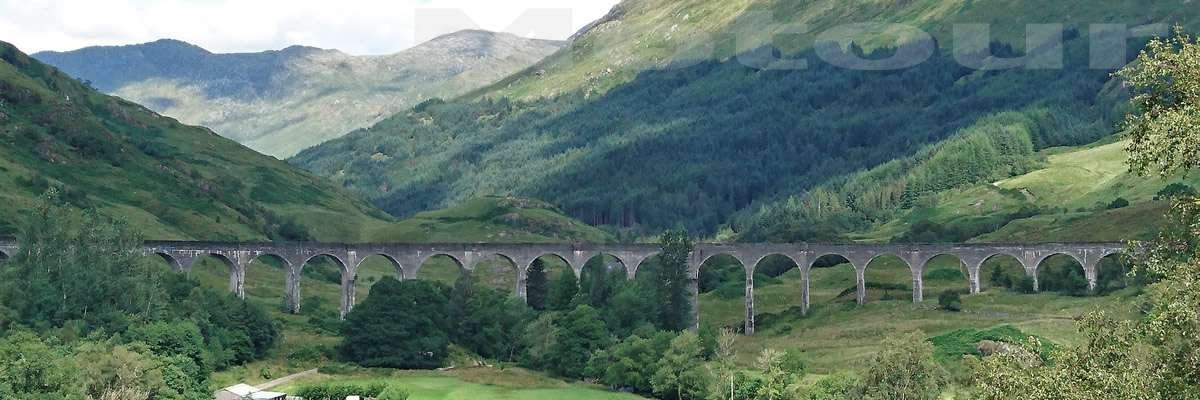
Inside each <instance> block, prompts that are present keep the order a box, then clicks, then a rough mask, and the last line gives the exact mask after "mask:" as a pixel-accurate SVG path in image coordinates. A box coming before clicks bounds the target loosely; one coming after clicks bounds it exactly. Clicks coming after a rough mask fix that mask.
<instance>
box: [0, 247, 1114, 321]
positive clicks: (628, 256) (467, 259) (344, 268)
mask: <svg viewBox="0 0 1200 400" xmlns="http://www.w3.org/2000/svg"><path fill="white" fill-rule="evenodd" d="M145 248H146V253H147V254H155V255H158V256H159V257H162V259H163V260H165V261H166V262H167V263H168V264H169V265H170V266H171V268H172V269H173V270H176V271H189V270H190V269H191V266H192V264H194V263H195V262H196V260H198V259H200V258H202V257H213V258H216V259H218V260H220V261H222V262H224V263H225V265H226V266H228V267H229V286H230V290H231V291H232V292H233V293H235V294H237V295H238V296H239V297H243V298H244V297H245V279H246V267H247V265H249V264H250V262H251V261H253V260H256V259H259V258H260V257H270V258H274V259H276V260H279V261H280V262H281V263H282V264H283V266H284V271H285V272H284V274H285V275H286V276H285V281H286V285H285V288H286V289H285V293H284V298H285V300H286V304H287V306H288V308H289V309H290V310H291V311H292V312H299V311H300V276H301V272H302V270H303V268H304V266H305V265H306V264H307V263H308V262H309V261H311V260H312V259H314V258H317V257H328V258H330V259H332V260H334V261H335V262H336V263H337V264H338V266H339V267H340V268H341V276H342V279H341V286H342V295H341V313H342V315H343V316H344V315H345V314H346V313H347V312H349V311H350V309H351V308H353V306H354V303H355V293H354V291H355V289H354V288H355V286H354V284H355V279H356V277H357V274H358V268H359V266H360V264H361V263H362V262H363V260H364V259H366V258H367V257H371V256H381V257H383V258H385V259H387V260H388V261H390V262H391V264H392V265H393V266H394V267H395V274H396V278H398V279H401V280H405V279H416V278H417V272H418V271H420V269H421V268H422V266H423V265H424V264H425V262H426V261H428V260H429V259H430V258H432V257H434V256H448V257H450V258H451V259H453V260H454V261H455V262H457V263H458V266H459V267H460V268H461V269H463V270H465V271H471V270H473V269H474V268H475V266H476V264H477V263H478V262H479V261H481V260H483V259H485V258H491V257H500V258H503V259H505V260H507V261H508V262H510V263H512V265H513V266H514V268H515V270H516V276H517V279H516V281H517V284H516V287H515V288H514V292H515V293H516V295H517V296H519V297H521V298H525V295H526V287H525V283H526V276H527V271H528V268H529V266H530V264H532V263H533V261H534V260H536V259H538V258H540V257H543V256H552V257H557V258H559V259H561V260H562V261H564V262H566V264H567V265H569V266H570V267H571V269H572V270H573V271H574V272H575V274H576V275H577V276H579V275H581V274H582V269H583V266H584V264H585V263H586V262H587V261H588V260H589V259H591V258H593V257H596V256H601V255H608V256H611V257H613V258H615V259H616V260H618V261H619V262H620V263H621V264H622V265H623V266H624V267H625V271H626V273H627V274H628V277H629V279H633V277H634V276H635V275H636V274H637V270H638V268H639V267H640V266H641V265H642V262H643V261H645V260H646V259H648V258H650V257H652V256H654V255H655V254H657V253H658V252H659V251H660V249H659V247H658V246H657V245H653V244H335V243H220V242H161V241H159V242H147V243H146V244H145ZM17 250H18V249H17V245H16V244H15V243H13V242H11V241H2V240H0V259H4V258H7V257H8V256H9V255H12V254H14V253H15V252H16V251H17ZM1125 250H1126V247H1125V245H1124V244H1121V243H1046V244H765V243H764V244H698V245H696V247H695V248H694V250H693V252H692V254H691V256H690V257H689V261H688V270H689V277H690V284H689V287H690V291H691V293H692V298H693V299H695V298H696V296H697V295H698V292H699V285H698V279H699V275H700V267H701V265H703V264H704V262H705V261H708V260H709V259H710V258H712V257H714V256H718V255H722V254H724V255H729V256H732V257H733V258H735V259H737V261H739V262H740V263H741V265H742V266H743V268H744V270H745V279H746V282H745V283H746V285H745V288H746V289H745V301H746V317H745V324H746V326H745V332H746V334H753V332H754V270H755V268H757V267H758V265H759V263H760V262H761V261H762V260H763V259H764V258H766V257H768V256H772V255H777V256H782V257H787V258H788V259H790V260H791V261H793V262H795V264H796V265H797V266H798V267H799V269H800V276H801V284H800V285H801V287H800V291H801V299H802V300H801V304H800V307H801V310H802V311H803V312H805V313H807V312H808V309H809V305H810V299H809V277H810V272H811V270H812V268H813V267H812V266H813V263H814V262H815V261H816V260H817V259H818V258H821V257H823V256H828V255H833V256H841V257H842V258H844V259H845V260H846V261H848V262H849V264H850V265H851V266H852V267H853V268H854V270H855V275H856V282H857V302H858V304H859V305H862V304H865V303H866V296H867V289H866V287H867V282H866V271H867V266H868V265H869V264H870V263H871V261H872V260H874V259H876V258H879V257H882V256H888V255H891V256H896V257H898V258H900V259H901V260H903V261H904V262H905V263H906V264H907V265H908V268H909V270H910V272H911V273H912V282H913V285H912V290H913V293H912V298H913V301H914V302H922V301H923V300H924V278H923V277H922V275H923V272H924V269H925V265H926V264H927V263H928V262H929V261H930V260H932V259H933V258H934V257H937V256H941V255H946V256H953V257H956V258H958V260H959V261H960V262H961V263H962V265H963V266H964V267H965V269H966V271H967V275H968V278H967V279H968V285H969V287H970V292H971V293H972V294H975V293H979V292H980V268H981V266H982V265H983V263H984V261H986V260H988V259H990V258H992V257H1000V256H1003V257H1011V258H1013V259H1015V260H1017V261H1018V262H1020V263H1021V265H1022V266H1023V267H1024V269H1025V272H1026V274H1028V275H1029V276H1031V277H1033V279H1034V286H1035V289H1036V288H1037V271H1038V267H1039V266H1040V265H1041V263H1042V261H1044V260H1046V259H1047V258H1049V257H1050V256H1053V255H1060V254H1061V255H1067V256H1070V257H1072V258H1074V259H1075V261H1077V262H1078V263H1079V265H1081V266H1082V267H1083V271H1084V276H1086V277H1087V281H1088V286H1089V288H1090V289H1095V288H1096V282H1097V277H1098V271H1097V266H1098V264H1099V262H1100V260H1101V259H1102V258H1104V257H1107V256H1110V255H1113V254H1117V253H1121V252H1123V251H1125ZM699 312H700V306H699V302H698V301H692V317H693V318H692V321H693V324H694V326H699Z"/></svg>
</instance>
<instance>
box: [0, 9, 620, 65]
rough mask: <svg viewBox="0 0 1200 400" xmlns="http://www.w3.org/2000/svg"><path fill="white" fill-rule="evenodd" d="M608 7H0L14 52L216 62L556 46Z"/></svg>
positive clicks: (0, 35) (4, 34)
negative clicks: (170, 47)
mask: <svg viewBox="0 0 1200 400" xmlns="http://www.w3.org/2000/svg"><path fill="white" fill-rule="evenodd" d="M616 3H617V0H391V1H388V0H333V1H329V0H323V1H322V0H0V40H2V41H6V42H10V43H13V44H14V45H16V46H17V47H18V48H20V49H21V50H22V51H25V52H27V53H34V52H38V51H43V50H55V51H64V50H74V49H78V48H81V47H87V46H100V45H123V44H136V43H145V42H150V41H154V40H158V39H164V38H170V39H178V40H183V41H186V42H189V43H192V44H196V45H199V46H200V47H204V48H206V49H208V50H210V51H213V52H218V53H230V52H257V51H263V50H278V49H282V48H284V47H287V46H291V45H305V46H314V47H320V48H329V49H338V50H341V51H344V52H346V53H350V54H356V55H370V54H390V53H395V52H397V51H400V50H404V49H406V48H409V47H412V46H414V45H416V44H419V43H421V42H424V41H425V40H428V39H432V38H433V37H436V36H438V35H440V34H445V33H451V32H455V31H458V30H462V29H486V30H491V31H503V32H509V33H513V34H517V35H520V36H525V37H536V38H542V39H566V38H567V37H568V36H570V35H571V34H572V33H574V32H575V31H576V30H578V29H579V28H581V27H583V26H584V25H587V24H588V23H589V22H591V21H594V20H596V19H599V18H600V17H603V16H604V14H606V13H607V12H608V11H609V10H610V9H611V8H612V7H613V5H615V4H616Z"/></svg>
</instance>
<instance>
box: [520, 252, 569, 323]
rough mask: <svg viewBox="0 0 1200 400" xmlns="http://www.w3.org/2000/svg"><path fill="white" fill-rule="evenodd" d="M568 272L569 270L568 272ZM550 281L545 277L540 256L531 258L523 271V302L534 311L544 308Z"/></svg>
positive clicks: (544, 265) (544, 267) (543, 309)
mask: <svg viewBox="0 0 1200 400" xmlns="http://www.w3.org/2000/svg"><path fill="white" fill-rule="evenodd" d="M568 273H570V272H568ZM549 289H550V281H549V280H548V278H547V277H546V263H545V262H544V261H542V259H541V258H539V259H536V260H533V264H530V265H529V271H527V272H526V273H525V304H528V305H529V308H531V309H533V310H534V311H545V310H546V298H547V297H548V295H549V293H548V292H547V291H548V290H549Z"/></svg>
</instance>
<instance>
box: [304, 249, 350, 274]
mask: <svg viewBox="0 0 1200 400" xmlns="http://www.w3.org/2000/svg"><path fill="white" fill-rule="evenodd" d="M321 257H326V258H329V259H330V260H333V263H334V264H335V265H336V266H337V267H338V269H340V270H341V271H342V272H345V271H347V270H348V268H349V266H348V265H346V260H343V259H342V258H341V257H338V256H337V255H335V254H332V253H328V252H322V253H316V254H313V255H311V256H308V257H305V258H304V262H302V263H299V264H298V265H296V268H297V269H299V270H301V271H303V270H304V267H305V266H306V265H308V263H311V262H312V261H313V260H315V259H318V258H321Z"/></svg>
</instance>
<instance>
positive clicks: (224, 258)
mask: <svg viewBox="0 0 1200 400" xmlns="http://www.w3.org/2000/svg"><path fill="white" fill-rule="evenodd" d="M205 258H212V259H215V260H217V261H220V262H222V263H224V264H225V266H227V267H229V270H230V271H233V270H235V269H237V267H238V265H237V262H236V261H235V260H234V259H233V258H232V257H230V256H229V255H227V254H225V253H217V252H206V253H201V254H199V255H197V256H196V258H195V259H193V260H192V263H191V264H189V265H187V267H186V268H187V269H192V267H195V266H196V263H199V262H200V261H201V260H203V259H205Z"/></svg>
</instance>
